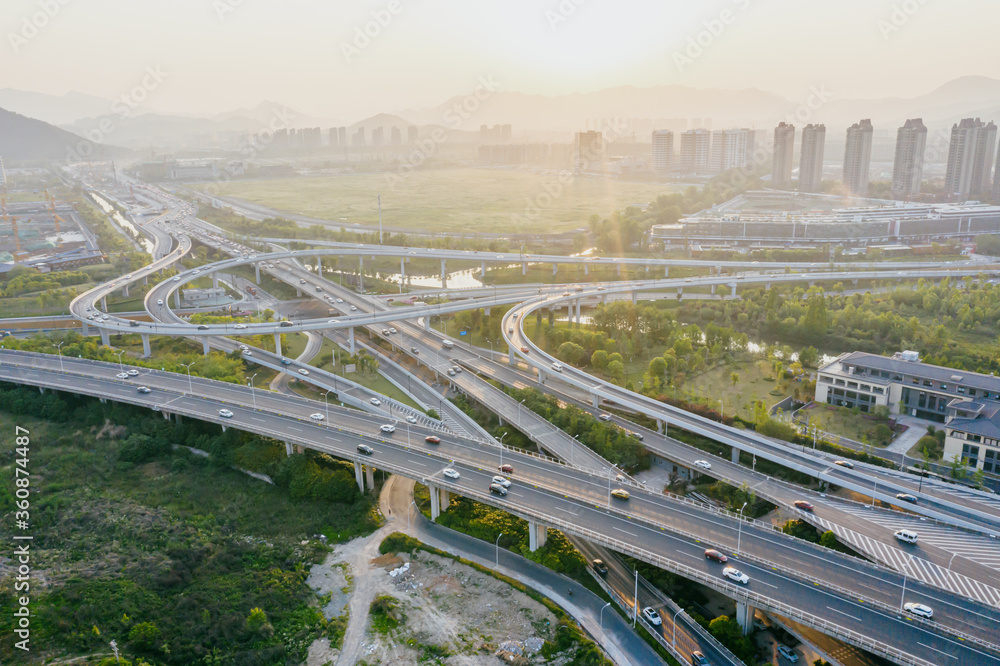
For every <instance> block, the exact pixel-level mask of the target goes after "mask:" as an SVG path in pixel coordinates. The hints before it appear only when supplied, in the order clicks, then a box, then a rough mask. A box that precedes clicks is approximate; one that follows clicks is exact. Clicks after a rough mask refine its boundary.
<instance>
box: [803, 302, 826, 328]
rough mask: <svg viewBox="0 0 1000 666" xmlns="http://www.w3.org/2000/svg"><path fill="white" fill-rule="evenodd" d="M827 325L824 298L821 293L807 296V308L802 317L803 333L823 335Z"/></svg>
mask: <svg viewBox="0 0 1000 666" xmlns="http://www.w3.org/2000/svg"><path fill="white" fill-rule="evenodd" d="M827 326H828V320H827V312H826V298H825V297H824V296H823V295H822V294H813V295H812V296H810V297H809V304H808V309H807V310H806V314H805V316H804V317H803V319H802V329H803V333H805V334H806V335H808V336H810V337H819V336H825V335H826V329H827Z"/></svg>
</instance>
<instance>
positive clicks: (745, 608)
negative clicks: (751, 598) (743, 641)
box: [736, 601, 757, 636]
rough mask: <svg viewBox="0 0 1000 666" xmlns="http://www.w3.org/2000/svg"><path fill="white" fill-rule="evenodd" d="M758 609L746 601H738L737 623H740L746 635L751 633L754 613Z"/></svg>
mask: <svg viewBox="0 0 1000 666" xmlns="http://www.w3.org/2000/svg"><path fill="white" fill-rule="evenodd" d="M756 610H757V609H756V608H754V607H753V606H751V605H750V604H748V603H746V602H745V601H737V602H736V623H737V624H738V625H740V629H742V630H743V635H744V636H746V635H747V634H749V633H750V630H751V629H753V615H754V611H756Z"/></svg>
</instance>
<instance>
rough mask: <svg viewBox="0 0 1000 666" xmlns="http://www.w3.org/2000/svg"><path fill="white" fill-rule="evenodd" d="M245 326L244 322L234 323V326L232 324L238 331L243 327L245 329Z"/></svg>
mask: <svg viewBox="0 0 1000 666" xmlns="http://www.w3.org/2000/svg"><path fill="white" fill-rule="evenodd" d="M246 327H247V325H246V324H236V326H233V328H235V329H237V330H239V331H242V330H243V329H245V328H246Z"/></svg>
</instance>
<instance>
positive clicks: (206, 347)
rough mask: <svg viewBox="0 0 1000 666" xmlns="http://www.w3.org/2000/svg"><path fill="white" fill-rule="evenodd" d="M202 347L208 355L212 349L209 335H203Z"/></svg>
mask: <svg viewBox="0 0 1000 666" xmlns="http://www.w3.org/2000/svg"><path fill="white" fill-rule="evenodd" d="M201 347H202V351H204V352H205V356H208V353H209V352H210V351H211V348H210V347H209V346H208V336H202V338H201Z"/></svg>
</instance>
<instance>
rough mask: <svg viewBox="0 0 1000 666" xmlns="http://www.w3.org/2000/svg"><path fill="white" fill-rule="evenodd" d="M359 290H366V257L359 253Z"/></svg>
mask: <svg viewBox="0 0 1000 666" xmlns="http://www.w3.org/2000/svg"><path fill="white" fill-rule="evenodd" d="M358 290H359V291H361V292H362V293H364V290H365V258H364V257H362V256H361V255H360V254H359V255H358Z"/></svg>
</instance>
